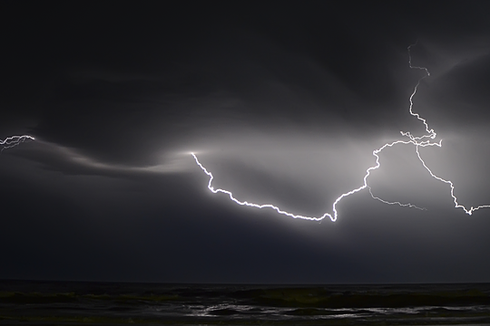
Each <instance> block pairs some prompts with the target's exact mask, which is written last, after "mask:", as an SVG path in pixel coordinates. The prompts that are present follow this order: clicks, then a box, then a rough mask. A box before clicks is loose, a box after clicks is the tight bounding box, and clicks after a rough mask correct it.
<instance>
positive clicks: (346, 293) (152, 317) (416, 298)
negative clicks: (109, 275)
mask: <svg viewBox="0 0 490 326" xmlns="http://www.w3.org/2000/svg"><path fill="white" fill-rule="evenodd" d="M0 324H5V325H126V324H138V325H158V324H162V325H490V284H410V285H297V286H292V285H209V284H148V283H90V282H44V281H43V282H39V281H0Z"/></svg>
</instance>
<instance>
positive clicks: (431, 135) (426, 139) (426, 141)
mask: <svg viewBox="0 0 490 326" xmlns="http://www.w3.org/2000/svg"><path fill="white" fill-rule="evenodd" d="M414 45H415V44H412V45H410V46H408V48H407V50H408V64H409V67H410V68H411V69H419V70H423V71H424V72H425V74H424V76H423V77H421V78H420V79H419V80H418V81H417V84H416V85H415V87H414V89H413V92H412V94H411V95H410V98H409V102H410V105H409V113H410V114H411V115H412V116H413V117H415V118H416V119H418V120H419V121H420V122H422V123H423V125H424V127H425V132H426V134H423V135H422V136H417V137H416V136H413V135H412V134H411V133H410V132H404V131H400V134H401V135H402V136H405V137H407V138H408V140H397V141H393V142H391V143H386V144H384V145H383V146H381V147H380V148H378V149H375V150H374V151H373V156H374V157H375V159H376V160H375V163H376V164H375V165H374V166H371V167H369V168H368V169H367V170H366V174H365V175H364V178H363V184H362V185H361V186H360V187H358V188H355V189H352V190H350V191H348V192H346V193H343V194H342V195H340V196H339V197H338V198H337V199H336V200H335V201H334V203H333V205H332V213H328V212H326V213H324V214H323V215H321V216H318V217H314V216H304V215H298V214H293V213H290V212H287V211H283V210H281V209H280V208H279V207H277V206H275V205H272V204H255V203H249V202H247V201H240V200H238V199H237V198H235V196H234V195H233V193H232V192H231V191H228V190H225V189H221V188H217V189H216V188H214V187H213V185H212V183H213V179H214V176H213V174H212V173H211V172H209V171H208V170H207V169H206V168H205V167H204V166H203V165H202V164H201V162H200V161H199V159H198V158H197V156H196V155H195V154H194V153H191V155H192V156H193V157H194V160H195V161H196V164H197V165H198V166H199V167H200V168H201V169H202V170H203V171H204V173H205V174H206V175H207V176H208V177H209V182H208V189H209V190H210V191H211V192H213V193H215V194H216V193H223V194H226V195H228V197H229V198H230V199H231V200H232V201H233V202H235V203H237V204H238V205H241V206H249V207H255V208H270V209H273V210H275V211H276V212H277V213H279V214H282V215H286V216H289V217H293V218H300V219H305V220H312V221H321V220H323V219H324V218H326V217H329V218H330V220H331V221H332V222H335V221H336V220H337V217H338V211H337V204H338V203H339V202H340V201H341V200H342V199H344V198H345V197H348V196H350V195H353V194H355V193H357V192H359V191H361V190H364V189H368V191H369V194H370V195H371V197H372V198H373V199H376V200H378V201H380V202H382V203H384V204H389V205H398V206H401V207H410V208H416V209H421V210H424V209H425V208H421V207H418V206H416V205H414V204H411V203H401V202H398V201H396V202H390V201H387V200H384V199H382V198H380V197H378V196H376V195H374V194H373V192H372V189H371V187H370V186H369V185H368V178H369V176H370V175H371V172H372V171H374V170H377V169H378V168H379V167H380V166H381V163H380V157H379V154H380V153H381V152H382V151H383V150H384V149H386V148H387V147H393V146H395V145H399V144H405V145H407V144H412V145H414V146H415V152H416V154H417V158H418V159H419V161H420V162H421V163H422V165H423V167H424V168H425V169H426V170H427V171H428V172H429V174H430V176H431V177H432V178H434V179H436V180H438V181H441V182H444V183H446V184H448V185H449V186H450V189H451V191H450V193H451V197H452V198H453V202H454V205H455V208H461V209H463V211H464V212H465V213H466V214H468V215H471V214H472V213H473V212H474V211H476V210H479V209H481V208H490V205H480V206H477V207H471V208H470V209H467V208H466V207H465V206H464V205H461V204H459V203H458V199H457V197H456V196H455V194H454V189H455V188H454V184H453V183H452V181H450V180H446V179H443V178H441V177H439V176H437V175H435V174H434V173H433V172H432V170H431V169H430V168H429V167H428V166H427V164H426V163H425V161H424V160H423V159H422V156H421V155H420V151H419V148H420V147H428V146H437V147H442V139H441V140H439V141H438V142H435V141H431V140H433V139H435V138H436V136H437V134H436V132H435V131H434V129H431V128H430V127H429V124H428V122H427V120H426V119H424V118H423V117H421V116H420V115H419V114H418V113H416V112H414V111H413V105H414V103H413V98H414V96H415V95H416V94H417V91H418V88H419V86H420V83H421V82H422V80H423V79H425V78H427V77H429V76H430V72H429V70H428V69H427V68H425V67H418V66H413V65H412V55H411V49H412V47H413V46H414Z"/></svg>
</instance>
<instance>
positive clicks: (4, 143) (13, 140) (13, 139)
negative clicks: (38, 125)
mask: <svg viewBox="0 0 490 326" xmlns="http://www.w3.org/2000/svg"><path fill="white" fill-rule="evenodd" d="M26 140H36V139H35V138H34V137H32V136H29V135H22V136H10V137H7V138H5V139H4V140H0V146H1V147H2V150H1V151H0V152H3V151H4V150H6V149H9V148H12V147H15V146H18V145H20V144H21V143H23V142H25V141H26Z"/></svg>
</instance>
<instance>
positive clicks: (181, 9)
mask: <svg viewBox="0 0 490 326" xmlns="http://www.w3.org/2000/svg"><path fill="white" fill-rule="evenodd" d="M177 3H178V5H170V3H169V2H162V3H161V4H160V5H159V6H150V5H144V4H140V3H139V2H138V3H136V2H134V3H133V5H131V6H122V5H120V4H118V3H115V4H112V5H109V4H103V5H101V4H96V3H91V5H89V6H87V4H86V3H85V2H78V3H77V2H67V3H66V4H65V5H64V6H63V5H62V6H59V5H58V6H52V5H50V4H49V3H44V2H43V3H38V2H33V3H29V2H3V3H2V9H1V10H0V12H1V16H2V17H1V19H0V22H1V25H2V26H1V28H2V29H1V30H2V38H1V42H2V43H1V44H2V46H1V48H2V61H1V64H0V65H1V71H2V72H1V75H0V76H1V81H2V85H1V86H2V87H1V88H0V94H1V96H0V107H1V112H2V114H1V119H0V139H4V138H6V137H8V136H11V135H21V134H29V135H32V136H35V137H36V141H34V142H25V143H23V144H21V145H20V146H17V147H15V148H12V149H9V150H5V151H3V152H2V153H1V155H0V178H1V179H0V180H1V182H0V195H1V206H2V214H1V215H0V216H1V218H0V223H1V224H0V256H1V257H2V259H1V261H2V263H1V268H0V278H7V279H51V280H97V281H145V282H194V283H198V282H220V283H230V282H239V283H350V282H362V283H366V282H376V283H387V282H490V260H489V259H488V250H489V249H488V248H490V237H489V236H488V233H489V231H490V209H487V210H484V209H483V210H479V211H477V212H476V213H474V214H473V215H472V216H469V215H466V214H465V213H464V212H463V211H462V210H461V209H455V208H454V204H453V203H452V199H451V196H450V193H449V187H448V186H447V185H445V184H444V183H441V182H439V181H437V180H434V179H432V178H430V176H429V175H428V173H427V171H426V170H424V169H423V167H422V165H421V163H420V162H419V161H418V160H417V157H416V154H415V147H414V146H409V145H407V146H398V147H395V148H392V149H389V150H386V151H384V152H383V153H382V154H381V164H382V168H381V169H379V170H377V171H375V172H373V174H372V176H371V177H370V179H369V184H370V185H371V186H372V189H373V192H374V193H375V194H376V195H378V196H380V197H382V198H384V199H386V200H390V201H397V200H398V201H402V202H412V203H414V204H416V205H418V206H423V207H425V208H427V210H426V211H420V210H416V209H410V208H401V207H398V206H389V205H385V204H382V203H380V202H378V201H375V200H373V199H372V198H371V197H370V196H369V193H368V192H367V191H362V192H359V193H357V194H355V195H352V196H351V197H348V198H345V199H343V200H342V202H341V203H340V204H339V205H338V206H337V208H338V210H339V218H338V220H337V222H335V223H333V222H331V221H330V220H329V219H328V218H327V219H325V220H323V221H322V222H321V223H319V222H312V221H304V220H299V219H292V218H289V217H286V216H282V215H277V214H276V213H274V212H273V211H271V210H259V209H254V208H247V207H240V206H238V205H236V204H234V203H233V202H231V201H230V200H229V199H228V198H227V197H226V196H224V195H220V194H218V195H214V194H212V193H211V192H209V191H208V189H207V188H206V185H207V181H208V179H207V177H206V175H205V174H204V173H203V172H202V171H201V170H200V169H199V167H198V166H197V165H196V164H195V162H194V161H193V158H192V156H190V154H189V153H190V152H191V151H193V152H195V153H197V154H198V155H199V159H200V160H201V162H202V163H203V164H204V165H205V166H206V167H207V168H208V169H209V170H210V171H212V172H213V174H214V176H215V185H216V186H217V187H222V188H225V189H228V190H231V191H233V192H234V193H235V194H236V196H237V197H238V198H240V199H242V200H249V201H253V202H258V203H263V202H271V203H274V204H276V205H278V206H280V207H281V208H284V209H285V210H289V211H292V212H293V213H297V214H306V215H315V216H317V215H322V214H323V213H324V212H326V211H328V212H331V207H332V203H333V201H334V200H335V198H337V197H338V196H339V195H340V194H342V193H344V192H346V191H348V190H351V189H353V188H356V187H359V186H360V185H362V178H363V176H364V174H365V170H366V168H367V167H369V166H372V165H374V157H373V156H372V150H373V149H375V148H379V147H380V146H381V145H383V144H384V143H385V142H389V141H394V140H397V139H402V137H401V135H400V133H399V131H400V130H403V131H411V132H412V133H413V134H416V135H420V134H422V133H423V131H424V129H423V125H422V124H421V123H420V122H418V121H417V120H416V119H415V118H413V117H412V116H410V114H409V112H408V105H409V100H408V99H409V96H410V94H411V92H412V91H413V87H414V86H415V84H416V83H417V80H418V79H419V78H421V77H422V76H423V72H422V71H421V70H415V69H410V68H409V65H408V54H407V47H408V45H410V44H412V43H414V42H416V41H418V43H417V45H416V46H414V47H413V50H412V57H413V64H414V65H419V66H424V67H427V68H428V69H429V70H430V71H431V74H432V75H431V77H430V78H427V79H424V80H423V81H422V83H421V85H420V88H419V91H418V93H417V95H416V96H415V98H414V103H415V104H414V111H416V112H419V113H420V114H421V115H422V116H423V117H425V118H426V119H427V120H428V122H429V124H430V126H431V128H434V129H435V130H436V131H437V133H438V136H440V138H442V139H443V147H442V148H425V149H421V153H422V155H423V156H424V158H425V159H426V162H427V163H428V164H429V165H430V166H431V168H432V169H433V171H434V172H435V173H436V174H438V175H440V176H442V177H444V178H447V179H451V180H452V181H453V182H454V183H455V185H456V190H455V194H456V196H458V199H459V201H460V203H461V204H463V205H466V206H467V207H471V206H477V205H481V204H490V196H489V195H490V186H489V185H490V174H489V173H488V166H489V162H490V154H489V153H490V147H489V146H490V144H489V142H488V139H490V128H488V127H489V120H488V119H489V117H490V116H489V112H490V111H489V109H488V108H489V107H490V95H489V94H490V92H489V91H488V90H489V89H490V20H489V19H488V9H489V8H486V7H488V3H487V2H486V1H480V2H476V1H457V2H451V4H449V2H447V1H441V2H437V1H434V2H429V1H410V2H400V1H396V2H392V3H393V4H391V5H386V4H384V2H383V1H379V2H369V3H367V2H364V1H361V2H352V1H338V2H333V1H330V2H327V1H319V2H308V3H307V4H305V3H304V2H302V1H301V2H300V1H297V2H289V3H287V4H286V3H284V2H264V3H260V4H259V3H256V4H254V5H251V4H250V3H249V2H237V1H234V2H230V3H229V4H226V5H223V4H218V3H215V2H206V3H204V2H202V3H201V4H199V5H196V4H195V3H193V2H183V1H179V2H177ZM438 139H439V138H438Z"/></svg>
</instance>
